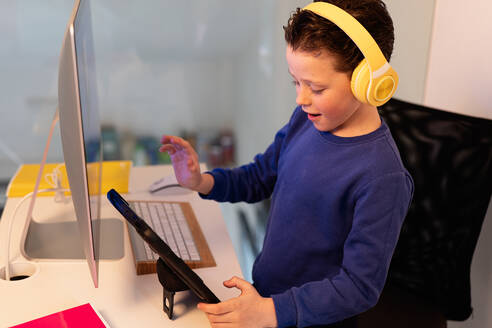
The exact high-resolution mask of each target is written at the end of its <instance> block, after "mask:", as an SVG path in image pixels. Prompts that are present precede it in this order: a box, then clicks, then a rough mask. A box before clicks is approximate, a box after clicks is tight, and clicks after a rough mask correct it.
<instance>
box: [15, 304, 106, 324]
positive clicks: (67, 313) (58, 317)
mask: <svg viewBox="0 0 492 328" xmlns="http://www.w3.org/2000/svg"><path fill="white" fill-rule="evenodd" d="M14 327H15V328H48V327H49V328H58V327H64V328H65V327H66V328H79V327H80V328H82V327H84V328H85V327H91V328H92V327H93V328H107V327H108V326H107V325H106V324H105V323H104V322H103V320H102V319H101V317H100V316H99V314H98V313H97V312H96V311H95V310H94V309H93V308H92V306H91V305H90V304H89V303H87V304H84V305H80V306H76V307H73V308H71V309H67V310H64V311H60V312H56V313H53V314H50V315H47V316H45V317H42V318H39V319H35V320H32V321H28V322H25V323H22V324H20V325H16V326H12V327H11V328H14Z"/></svg>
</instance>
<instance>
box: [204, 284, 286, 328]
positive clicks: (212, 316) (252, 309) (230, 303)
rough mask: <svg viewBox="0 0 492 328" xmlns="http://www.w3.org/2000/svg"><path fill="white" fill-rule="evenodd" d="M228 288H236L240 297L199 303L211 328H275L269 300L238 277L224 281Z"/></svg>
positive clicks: (275, 319)
mask: <svg viewBox="0 0 492 328" xmlns="http://www.w3.org/2000/svg"><path fill="white" fill-rule="evenodd" d="M224 286H226V287H228V288H232V287H236V288H238V289H240V290H241V295H239V296H238V297H235V298H231V299H230V300H227V301H224V302H221V303H218V304H206V303H199V304H198V309H200V310H202V311H203V312H205V313H206V314H207V317H208V320H209V321H210V324H211V325H212V327H276V326H277V317H276V314H275V306H274V304H273V300H272V299H271V298H265V297H262V296H261V295H260V294H258V292H257V291H256V289H255V288H254V287H253V285H251V284H250V283H249V282H247V281H246V280H243V279H241V278H238V277H232V278H231V279H229V280H227V281H224Z"/></svg>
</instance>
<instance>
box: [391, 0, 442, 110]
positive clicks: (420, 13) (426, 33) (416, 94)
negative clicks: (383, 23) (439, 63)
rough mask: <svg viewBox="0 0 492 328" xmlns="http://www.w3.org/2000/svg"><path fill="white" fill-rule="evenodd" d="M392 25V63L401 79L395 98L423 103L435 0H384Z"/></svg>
mask: <svg viewBox="0 0 492 328" xmlns="http://www.w3.org/2000/svg"><path fill="white" fill-rule="evenodd" d="M385 3H386V5H387V8H388V11H389V13H390V15H391V17H392V18H393V25H394V27H395V46H394V50H393V55H392V58H391V65H392V66H393V67H394V68H395V70H396V71H397V72H398V75H399V78H400V82H399V85H398V89H397V90H396V93H395V98H398V99H401V100H405V101H410V102H413V103H422V102H423V99H424V89H425V79H426V74H427V65H428V60H429V49H430V39H431V32H432V21H433V16H434V3H435V0H412V1H401V0H386V1H385Z"/></svg>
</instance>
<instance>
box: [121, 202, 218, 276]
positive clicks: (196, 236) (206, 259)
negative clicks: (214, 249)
mask: <svg viewBox="0 0 492 328" xmlns="http://www.w3.org/2000/svg"><path fill="white" fill-rule="evenodd" d="M137 202H145V203H166V204H177V205H179V206H180V207H181V209H182V211H183V214H184V216H185V218H186V221H187V223H188V227H189V228H190V232H191V234H192V236H193V240H194V242H195V245H196V248H197V250H198V253H199V254H200V260H198V261H193V260H185V263H186V264H187V265H188V266H189V267H190V268H192V269H196V268H206V267H214V266H216V263H215V259H214V257H213V255H212V253H211V252H210V248H209V246H208V244H207V241H206V239H205V237H204V235H203V233H202V229H201V228H200V225H199V224H198V221H197V219H196V216H195V213H194V212H193V208H192V207H191V205H190V203H187V202H168V201H165V202H164V201H137ZM126 225H127V229H130V226H129V225H128V222H126ZM131 229H133V227H131ZM128 233H130V231H128ZM142 241H143V240H142ZM130 243H131V244H132V252H133V259H134V261H135V267H136V270H137V275H142V274H149V273H156V272H157V271H156V260H137V256H136V254H135V250H134V245H133V243H132V238H130ZM176 255H177V256H178V257H179V254H176Z"/></svg>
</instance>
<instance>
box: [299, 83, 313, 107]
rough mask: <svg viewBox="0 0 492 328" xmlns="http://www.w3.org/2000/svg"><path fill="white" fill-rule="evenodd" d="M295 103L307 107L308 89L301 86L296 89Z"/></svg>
mask: <svg viewBox="0 0 492 328" xmlns="http://www.w3.org/2000/svg"><path fill="white" fill-rule="evenodd" d="M296 103H297V104H298V105H301V106H307V105H310V104H311V96H310V93H309V90H308V88H306V87H303V86H301V87H300V88H299V89H298V92H297V98H296Z"/></svg>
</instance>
